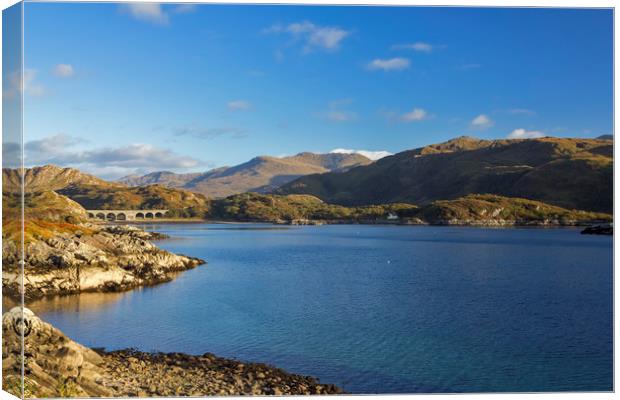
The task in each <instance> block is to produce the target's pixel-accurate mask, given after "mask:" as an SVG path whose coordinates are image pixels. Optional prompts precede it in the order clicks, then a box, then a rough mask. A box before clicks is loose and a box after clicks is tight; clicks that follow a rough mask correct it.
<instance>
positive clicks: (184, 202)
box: [58, 184, 210, 217]
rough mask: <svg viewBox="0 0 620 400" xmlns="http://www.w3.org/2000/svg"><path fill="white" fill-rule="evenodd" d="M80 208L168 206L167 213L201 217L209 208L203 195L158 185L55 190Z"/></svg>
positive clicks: (72, 186)
mask: <svg viewBox="0 0 620 400" xmlns="http://www.w3.org/2000/svg"><path fill="white" fill-rule="evenodd" d="M58 193H60V194H62V195H65V196H67V197H69V198H71V199H72V200H74V201H76V202H77V203H79V204H80V205H81V206H83V207H84V208H86V209H88V210H91V209H98V210H99V209H101V210H113V209H125V210H141V209H149V208H155V209H169V210H170V212H171V216H177V217H201V216H203V215H204V214H205V213H206V212H207V211H208V210H209V207H210V201H209V200H208V199H207V198H206V197H205V196H203V195H201V194H198V193H192V192H188V191H186V190H180V189H172V188H167V187H164V186H161V185H149V186H140V187H126V186H123V187H106V186H99V185H79V184H74V185H70V186H67V187H66V188H64V189H61V190H59V191H58Z"/></svg>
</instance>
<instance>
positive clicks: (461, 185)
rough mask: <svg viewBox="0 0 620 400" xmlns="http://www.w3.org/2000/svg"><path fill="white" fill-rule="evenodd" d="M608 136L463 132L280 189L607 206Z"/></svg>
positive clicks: (345, 196) (365, 197)
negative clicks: (494, 136)
mask: <svg viewBox="0 0 620 400" xmlns="http://www.w3.org/2000/svg"><path fill="white" fill-rule="evenodd" d="M612 189H613V141H611V140H605V139H561V138H541V139H526V140H493V141H489V140H478V139H474V138H468V137H461V138H457V139H455V140H451V141H449V142H446V143H442V144H438V145H432V146H426V147H423V148H419V149H415V150H410V151H405V152H402V153H398V154H395V155H393V156H390V157H385V158H383V159H380V160H378V161H377V162H375V163H372V164H370V165H367V166H362V167H359V168H354V169H351V170H350V171H347V172H344V173H326V174H320V175H317V174H315V175H308V176H304V177H301V178H299V179H297V180H295V181H293V182H289V183H288V184H285V185H284V186H282V187H281V188H280V189H278V190H277V191H276V192H277V193H280V194H311V195H314V196H317V197H319V198H321V199H322V200H324V201H327V202H330V203H336V204H344V205H363V204H381V203H391V202H406V203H414V204H420V205H424V204H428V203H430V202H432V201H435V200H450V199H456V198H459V197H462V196H466V195H468V194H471V193H490V194H497V195H502V196H509V197H520V198H527V199H532V200H539V201H543V202H545V203H549V204H553V205H557V206H560V207H563V208H567V209H580V210H589V211H600V212H606V213H611V212H612V208H613V193H612Z"/></svg>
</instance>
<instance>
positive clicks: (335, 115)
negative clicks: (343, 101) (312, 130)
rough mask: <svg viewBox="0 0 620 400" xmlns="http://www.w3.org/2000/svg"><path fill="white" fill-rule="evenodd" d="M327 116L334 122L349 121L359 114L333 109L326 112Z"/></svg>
mask: <svg viewBox="0 0 620 400" xmlns="http://www.w3.org/2000/svg"><path fill="white" fill-rule="evenodd" d="M325 117H326V118H327V119H328V120H330V121H334V122H347V121H352V120H354V119H356V118H357V114H356V113H354V112H351V111H340V110H331V111H328V112H326V113H325Z"/></svg>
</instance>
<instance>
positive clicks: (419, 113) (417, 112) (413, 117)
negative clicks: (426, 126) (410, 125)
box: [400, 108, 429, 122]
mask: <svg viewBox="0 0 620 400" xmlns="http://www.w3.org/2000/svg"><path fill="white" fill-rule="evenodd" d="M428 117H429V115H428V112H426V110H424V109H423V108H414V109H413V110H411V111H409V112H407V113H404V114H403V115H401V116H400V119H401V120H402V121H404V122H415V121H422V120H425V119H427V118H428Z"/></svg>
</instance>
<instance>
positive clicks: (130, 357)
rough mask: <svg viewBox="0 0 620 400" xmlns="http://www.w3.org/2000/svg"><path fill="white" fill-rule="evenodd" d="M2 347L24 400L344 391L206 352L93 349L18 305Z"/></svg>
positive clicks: (5, 324) (7, 386)
mask: <svg viewBox="0 0 620 400" xmlns="http://www.w3.org/2000/svg"><path fill="white" fill-rule="evenodd" d="M22 310H23V311H22ZM22 332H23V333H24V344H25V348H24V354H25V357H22V354H21V353H22V347H21V333H22ZM102 334H105V332H102ZM2 350H3V351H2V355H3V358H2V388H3V389H4V390H7V391H8V392H10V393H12V394H14V395H16V396H18V397H22V396H21V394H22V390H21V367H22V362H21V360H22V359H23V360H24V367H25V368H24V369H25V374H24V386H25V387H24V389H25V390H24V397H26V398H32V397H59V398H67V397H134V396H139V397H156V396H176V397H185V396H212V395H220V396H221V395H236V396H239V395H303V394H332V393H342V391H341V390H340V389H339V388H338V387H336V386H334V385H326V384H320V383H319V382H318V381H317V380H316V379H314V378H312V377H309V376H300V375H294V374H290V373H287V372H285V371H283V370H281V369H278V368H273V367H270V366H267V365H265V364H256V363H242V362H239V361H236V360H229V359H225V358H221V357H216V356H214V355H213V354H209V353H206V354H203V355H200V356H191V355H187V354H182V353H169V354H164V353H143V352H138V351H134V350H121V351H114V352H105V351H94V350H92V349H89V348H87V347H84V346H82V345H80V344H79V343H76V342H74V341H73V340H71V339H70V338H68V337H67V336H66V335H65V334H64V333H62V332H61V331H59V330H58V329H56V328H55V327H53V326H52V325H50V324H49V323H47V322H45V321H43V320H41V319H40V318H39V317H37V316H36V315H35V314H34V313H33V312H32V311H30V310H29V309H27V308H25V309H22V308H20V307H15V308H13V309H11V310H10V311H9V312H7V313H5V314H4V315H3V316H2Z"/></svg>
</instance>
